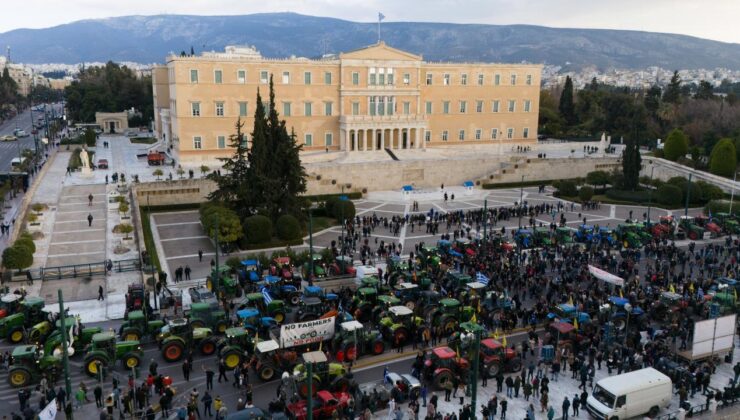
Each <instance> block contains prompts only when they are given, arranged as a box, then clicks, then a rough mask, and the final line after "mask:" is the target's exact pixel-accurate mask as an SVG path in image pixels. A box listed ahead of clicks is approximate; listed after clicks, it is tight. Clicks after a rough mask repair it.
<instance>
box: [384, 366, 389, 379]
mask: <svg viewBox="0 0 740 420" xmlns="http://www.w3.org/2000/svg"><path fill="white" fill-rule="evenodd" d="M383 381H384V382H388V366H386V367H384V368H383Z"/></svg>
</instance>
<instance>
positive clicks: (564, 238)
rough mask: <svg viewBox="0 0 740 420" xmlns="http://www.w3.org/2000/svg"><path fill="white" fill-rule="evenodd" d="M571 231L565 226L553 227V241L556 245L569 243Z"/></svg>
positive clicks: (571, 237)
mask: <svg viewBox="0 0 740 420" xmlns="http://www.w3.org/2000/svg"><path fill="white" fill-rule="evenodd" d="M572 232H573V231H571V230H570V229H569V228H567V227H558V228H557V229H555V243H557V244H558V245H569V244H572V243H573V236H572Z"/></svg>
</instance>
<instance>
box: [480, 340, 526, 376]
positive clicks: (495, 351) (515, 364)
mask: <svg viewBox="0 0 740 420" xmlns="http://www.w3.org/2000/svg"><path fill="white" fill-rule="evenodd" d="M480 361H481V369H484V370H485V371H487V372H488V377H490V378H493V377H495V376H496V375H498V373H499V372H501V371H502V369H503V371H504V372H518V371H520V370H521V369H522V359H520V358H519V357H517V355H516V351H514V350H512V349H510V348H506V347H504V346H503V344H501V343H500V342H498V341H496V340H494V339H493V338H486V339H484V340H481V342H480Z"/></svg>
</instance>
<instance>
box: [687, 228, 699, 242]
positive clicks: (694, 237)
mask: <svg viewBox="0 0 740 420" xmlns="http://www.w3.org/2000/svg"><path fill="white" fill-rule="evenodd" d="M689 239H691V240H692V241H695V240H697V239H699V234H698V233H696V232H694V231H693V230H692V231H691V232H689Z"/></svg>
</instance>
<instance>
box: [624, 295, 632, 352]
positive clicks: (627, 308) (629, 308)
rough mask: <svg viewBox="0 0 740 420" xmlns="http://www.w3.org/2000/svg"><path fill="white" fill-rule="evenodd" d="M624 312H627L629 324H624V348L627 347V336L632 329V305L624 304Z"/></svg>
mask: <svg viewBox="0 0 740 420" xmlns="http://www.w3.org/2000/svg"><path fill="white" fill-rule="evenodd" d="M624 311H625V312H627V322H626V323H625V324H624V343H623V344H624V346H625V347H626V346H627V336H628V335H629V328H630V313H631V312H632V305H630V304H629V303H625V304H624Z"/></svg>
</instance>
